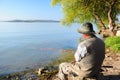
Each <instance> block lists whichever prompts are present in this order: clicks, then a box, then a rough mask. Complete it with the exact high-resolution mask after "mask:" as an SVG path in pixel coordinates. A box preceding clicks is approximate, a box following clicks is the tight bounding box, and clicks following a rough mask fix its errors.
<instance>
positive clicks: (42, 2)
mask: <svg viewBox="0 0 120 80" xmlns="http://www.w3.org/2000/svg"><path fill="white" fill-rule="evenodd" d="M62 14H63V13H62V10H61V7H60V6H55V7H52V6H51V0H0V20H13V19H25V20H26V19H52V20H60V19H61V18H62V17H63V16H62Z"/></svg>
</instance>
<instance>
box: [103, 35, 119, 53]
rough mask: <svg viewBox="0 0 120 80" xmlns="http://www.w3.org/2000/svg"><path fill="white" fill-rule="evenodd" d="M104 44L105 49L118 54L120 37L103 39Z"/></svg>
mask: <svg viewBox="0 0 120 80" xmlns="http://www.w3.org/2000/svg"><path fill="white" fill-rule="evenodd" d="M105 44H106V47H107V48H110V49H111V50H113V51H115V52H120V36H119V37H118V36H114V37H108V38H106V39H105Z"/></svg>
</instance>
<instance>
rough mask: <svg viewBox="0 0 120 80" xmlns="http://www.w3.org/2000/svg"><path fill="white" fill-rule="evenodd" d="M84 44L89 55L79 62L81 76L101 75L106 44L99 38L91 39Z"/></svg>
mask: <svg viewBox="0 0 120 80" xmlns="http://www.w3.org/2000/svg"><path fill="white" fill-rule="evenodd" d="M83 43H84V45H86V47H87V52H88V53H87V54H86V56H85V57H84V58H83V59H81V61H80V62H79V65H80V67H81V71H82V72H80V74H79V75H81V76H86V77H88V76H94V75H95V74H96V73H99V71H100V68H101V65H102V63H103V60H104V58H105V44H104V42H103V41H102V40H101V39H99V38H97V37H92V38H89V39H87V40H85V41H84V42H83Z"/></svg>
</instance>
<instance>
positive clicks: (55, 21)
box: [2, 19, 60, 23]
mask: <svg viewBox="0 0 120 80" xmlns="http://www.w3.org/2000/svg"><path fill="white" fill-rule="evenodd" d="M2 22H25V23H34V22H54V23H59V22H60V21H57V20H19V19H18V20H7V21H2Z"/></svg>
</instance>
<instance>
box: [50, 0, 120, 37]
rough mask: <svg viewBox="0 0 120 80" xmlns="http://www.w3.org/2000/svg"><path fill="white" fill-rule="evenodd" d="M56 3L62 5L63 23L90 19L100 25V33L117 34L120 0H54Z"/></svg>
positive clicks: (53, 3) (68, 23)
mask: <svg viewBox="0 0 120 80" xmlns="http://www.w3.org/2000/svg"><path fill="white" fill-rule="evenodd" d="M56 4H58V5H60V6H61V7H62V10H63V12H64V18H63V20H62V23H63V24H67V25H70V24H72V23H74V22H78V23H83V22H85V21H90V22H93V23H95V24H97V25H98V26H99V27H100V33H102V34H103V35H104V36H105V35H107V36H108V35H110V36H111V35H115V32H114V28H115V27H116V24H115V21H116V20H117V16H118V15H119V13H120V0H52V5H53V6H54V5H56ZM108 25H109V26H108ZM110 33H111V34H110Z"/></svg>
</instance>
